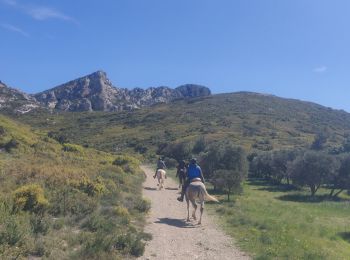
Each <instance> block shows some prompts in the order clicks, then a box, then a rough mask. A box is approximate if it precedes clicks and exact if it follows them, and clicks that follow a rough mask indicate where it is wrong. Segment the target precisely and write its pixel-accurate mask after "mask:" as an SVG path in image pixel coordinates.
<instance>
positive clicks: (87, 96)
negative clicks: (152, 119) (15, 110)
mask: <svg viewBox="0 0 350 260" xmlns="http://www.w3.org/2000/svg"><path fill="white" fill-rule="evenodd" d="M207 95H210V90H209V89H208V88H206V87H203V86H199V85H184V86H180V87H178V88H176V89H172V88H169V87H164V86H162V87H156V88H154V87H151V88H147V89H141V88H134V89H132V90H129V89H126V88H117V87H114V86H113V85H112V83H111V81H110V80H109V79H108V78H107V75H106V73H105V72H103V71H97V72H95V73H92V74H90V75H87V76H85V77H82V78H79V79H76V80H72V81H70V82H68V83H65V84H63V85H60V86H57V87H55V88H53V89H50V90H47V91H44V92H41V93H38V94H36V95H34V97H35V99H36V100H37V101H38V102H40V103H41V104H42V105H43V106H45V107H48V108H50V109H57V110H64V111H122V110H132V109H138V108H142V107H147V106H152V105H154V104H157V103H169V102H171V101H173V100H176V99H181V98H193V97H201V96H207Z"/></svg>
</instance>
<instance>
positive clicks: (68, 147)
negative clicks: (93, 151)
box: [62, 143, 84, 153]
mask: <svg viewBox="0 0 350 260" xmlns="http://www.w3.org/2000/svg"><path fill="white" fill-rule="evenodd" d="M62 149H63V151H65V152H79V153H83V151H84V150H83V148H82V147H81V146H80V145H76V144H69V143H65V144H63V148H62Z"/></svg>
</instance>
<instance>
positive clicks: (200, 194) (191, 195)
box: [185, 179, 219, 225]
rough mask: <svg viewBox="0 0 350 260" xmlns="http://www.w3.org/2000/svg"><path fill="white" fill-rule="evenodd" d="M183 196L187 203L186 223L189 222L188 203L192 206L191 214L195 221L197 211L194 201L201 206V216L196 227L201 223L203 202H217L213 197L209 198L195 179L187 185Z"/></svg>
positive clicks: (202, 186) (204, 189)
mask: <svg viewBox="0 0 350 260" xmlns="http://www.w3.org/2000/svg"><path fill="white" fill-rule="evenodd" d="M185 196H186V202H187V221H190V201H191V204H192V206H193V212H192V217H193V219H197V218H196V210H197V204H196V201H198V202H199V204H200V205H201V209H200V211H201V215H200V218H199V221H198V225H200V224H201V223H202V215H203V210H204V201H205V200H207V201H215V202H219V201H218V200H217V199H216V198H214V197H213V196H210V195H209V194H208V192H207V189H206V188H205V186H204V184H203V183H202V182H201V181H198V180H196V179H195V181H192V182H191V183H190V184H189V185H188V187H187V189H186V193H185Z"/></svg>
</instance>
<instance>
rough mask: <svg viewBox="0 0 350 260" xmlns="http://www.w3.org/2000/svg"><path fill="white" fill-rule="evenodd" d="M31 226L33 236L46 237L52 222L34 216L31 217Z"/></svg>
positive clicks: (42, 217)
mask: <svg viewBox="0 0 350 260" xmlns="http://www.w3.org/2000/svg"><path fill="white" fill-rule="evenodd" d="M30 226H31V229H32V232H33V234H35V235H38V234H43V235H46V234H47V232H48V230H49V227H50V221H49V219H48V218H47V217H44V216H40V215H35V214H32V215H31V216H30Z"/></svg>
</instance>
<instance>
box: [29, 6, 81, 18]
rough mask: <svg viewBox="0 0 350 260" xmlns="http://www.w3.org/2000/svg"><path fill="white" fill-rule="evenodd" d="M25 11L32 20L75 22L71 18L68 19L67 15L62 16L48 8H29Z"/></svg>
mask: <svg viewBox="0 0 350 260" xmlns="http://www.w3.org/2000/svg"><path fill="white" fill-rule="evenodd" d="M25 11H26V13H28V14H29V15H30V16H31V17H33V18H34V19H36V20H40V21H43V20H47V19H60V20H65V21H71V22H75V20H74V19H73V18H72V17H69V16H68V15H65V14H63V13H61V12H60V11H58V10H55V9H53V8H49V7H43V6H39V7H30V8H28V7H27V8H26V10H25Z"/></svg>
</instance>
